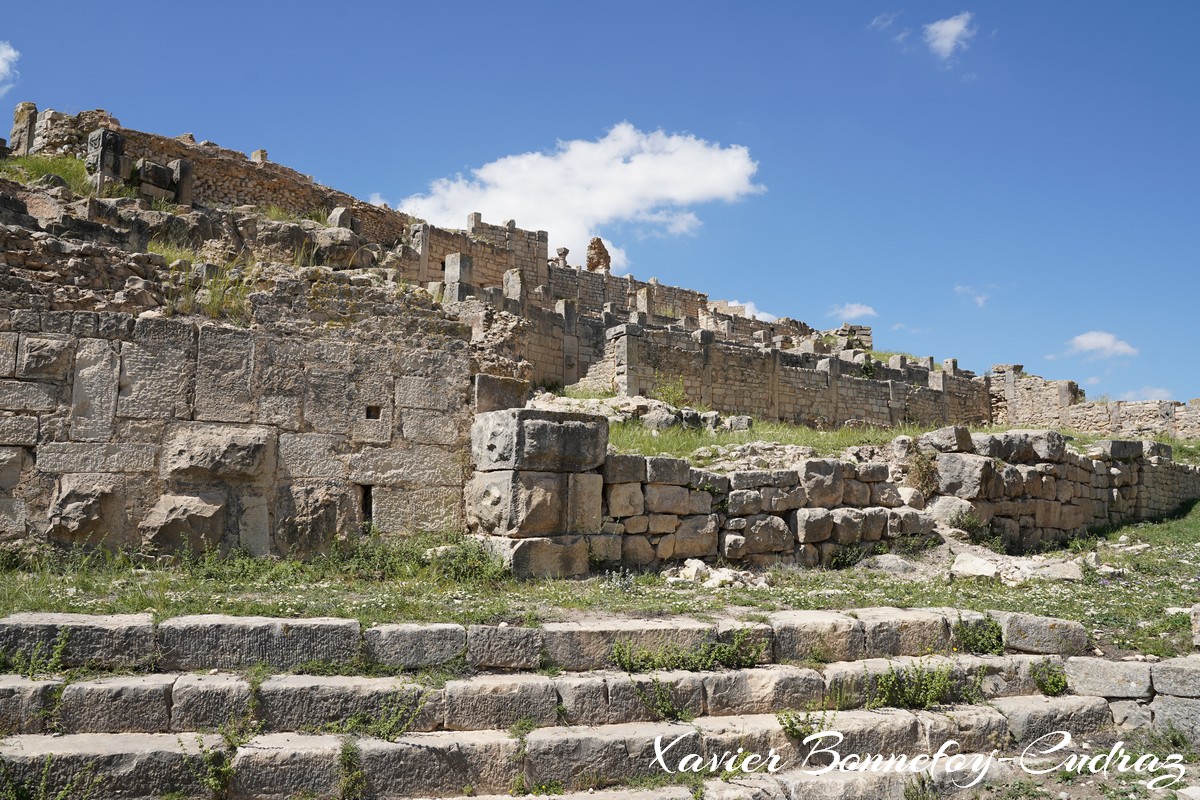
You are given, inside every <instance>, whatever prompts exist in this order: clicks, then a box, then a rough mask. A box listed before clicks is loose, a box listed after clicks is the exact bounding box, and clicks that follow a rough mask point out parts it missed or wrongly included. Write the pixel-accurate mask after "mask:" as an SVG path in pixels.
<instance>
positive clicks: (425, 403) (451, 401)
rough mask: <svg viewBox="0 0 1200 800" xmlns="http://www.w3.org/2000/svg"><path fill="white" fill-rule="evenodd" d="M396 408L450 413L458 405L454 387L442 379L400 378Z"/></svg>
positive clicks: (397, 385) (397, 381)
mask: <svg viewBox="0 0 1200 800" xmlns="http://www.w3.org/2000/svg"><path fill="white" fill-rule="evenodd" d="M395 385H396V408H401V409H404V408H427V409H430V410H432V411H448V410H449V409H451V408H452V407H454V406H455V405H456V398H455V396H454V387H453V386H452V385H451V384H450V383H448V382H447V381H445V380H443V379H440V378H422V377H412V376H398V377H397V378H396V379H395Z"/></svg>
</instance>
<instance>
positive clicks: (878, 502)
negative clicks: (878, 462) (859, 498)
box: [870, 481, 908, 508]
mask: <svg viewBox="0 0 1200 800" xmlns="http://www.w3.org/2000/svg"><path fill="white" fill-rule="evenodd" d="M870 486H871V503H870V504H871V505H873V506H880V507H882V508H897V507H899V506H902V505H908V504H907V503H905V502H904V499H903V498H902V497H901V496H900V492H899V491H897V489H896V485H895V484H893V483H888V482H886V481H881V482H879V483H872V484H870Z"/></svg>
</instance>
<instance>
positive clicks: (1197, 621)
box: [1192, 603, 1200, 647]
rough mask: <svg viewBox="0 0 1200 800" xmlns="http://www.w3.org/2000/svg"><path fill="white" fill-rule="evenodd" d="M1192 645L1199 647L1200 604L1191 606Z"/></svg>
mask: <svg viewBox="0 0 1200 800" xmlns="http://www.w3.org/2000/svg"><path fill="white" fill-rule="evenodd" d="M1192 644H1194V645H1196V646H1197V647H1200V603H1197V604H1196V605H1194V606H1192Z"/></svg>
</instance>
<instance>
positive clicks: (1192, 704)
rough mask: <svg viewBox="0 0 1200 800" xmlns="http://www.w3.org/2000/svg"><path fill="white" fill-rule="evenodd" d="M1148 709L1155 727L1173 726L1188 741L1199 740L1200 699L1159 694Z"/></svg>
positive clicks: (1168, 727) (1162, 729) (1159, 728)
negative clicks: (1152, 715) (1151, 713)
mask: <svg viewBox="0 0 1200 800" xmlns="http://www.w3.org/2000/svg"><path fill="white" fill-rule="evenodd" d="M1150 710H1151V711H1152V712H1153V714H1154V723H1153V724H1154V727H1155V728H1156V729H1158V730H1161V731H1166V730H1169V729H1171V728H1174V729H1175V730H1177V731H1179V732H1180V733H1182V734H1183V735H1184V737H1185V738H1187V740H1188V741H1190V742H1200V700H1194V699H1190V698H1186V697H1171V696H1169V695H1164V694H1160V695H1158V696H1157V697H1155V698H1154V701H1153V702H1152V703H1151V704H1150ZM1164 755H1165V754H1164Z"/></svg>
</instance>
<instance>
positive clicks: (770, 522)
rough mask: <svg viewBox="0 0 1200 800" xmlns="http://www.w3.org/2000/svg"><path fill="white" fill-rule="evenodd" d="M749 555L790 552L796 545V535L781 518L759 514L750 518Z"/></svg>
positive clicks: (747, 541) (747, 539)
mask: <svg viewBox="0 0 1200 800" xmlns="http://www.w3.org/2000/svg"><path fill="white" fill-rule="evenodd" d="M742 535H743V536H745V537H746V552H747V553H779V552H788V551H790V550H791V549H792V548H793V547H794V546H795V543H796V535H795V534H794V533H792V530H791V528H789V527H788V525H787V523H786V522H784V521H783V519H782V518H781V517H776V516H772V515H769V514H758V515H756V516H753V517H750V518H749V520H748V521H747V524H746V529H745V530H744V531H743V532H742Z"/></svg>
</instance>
